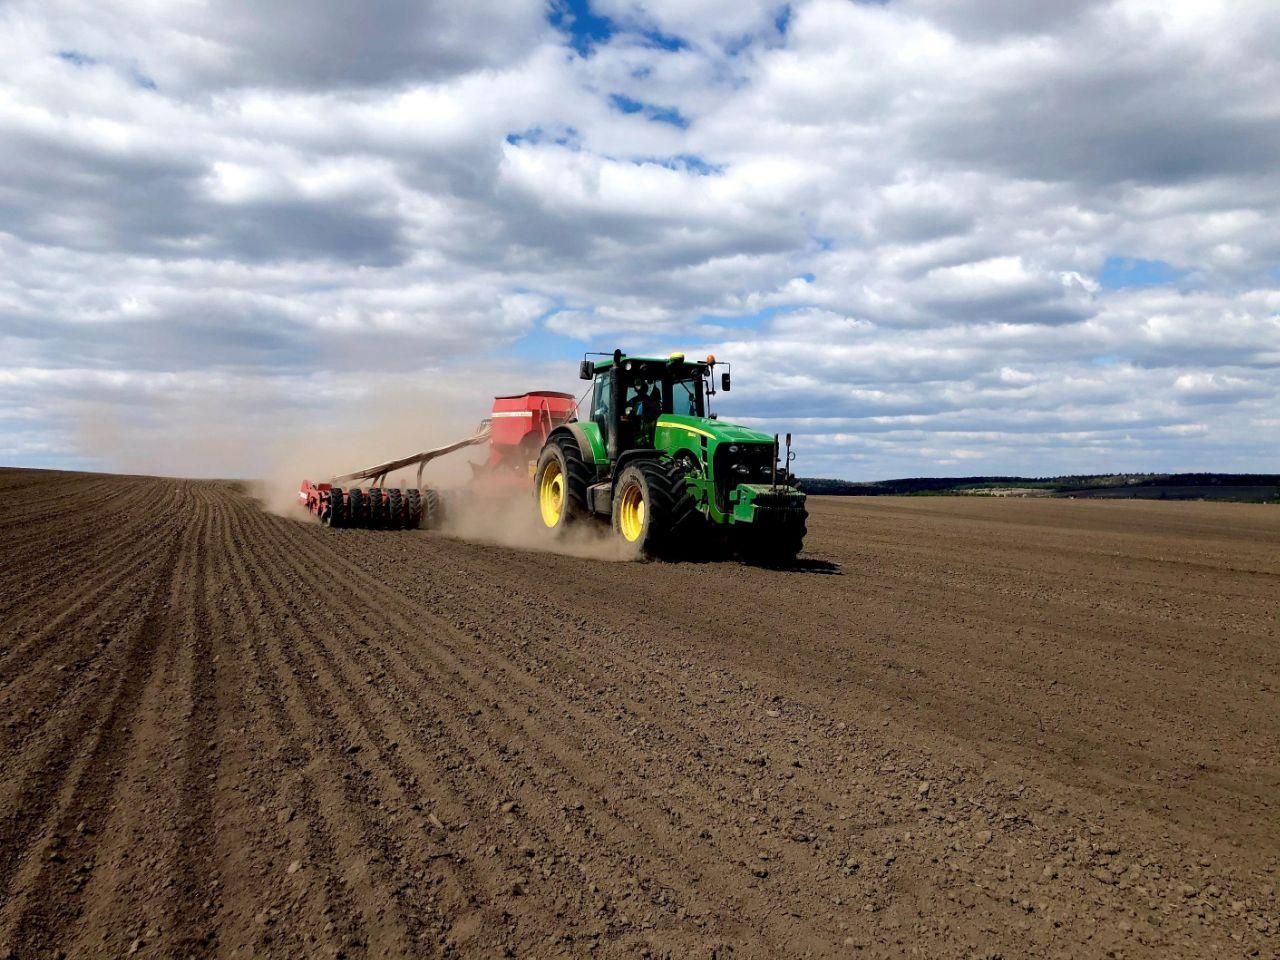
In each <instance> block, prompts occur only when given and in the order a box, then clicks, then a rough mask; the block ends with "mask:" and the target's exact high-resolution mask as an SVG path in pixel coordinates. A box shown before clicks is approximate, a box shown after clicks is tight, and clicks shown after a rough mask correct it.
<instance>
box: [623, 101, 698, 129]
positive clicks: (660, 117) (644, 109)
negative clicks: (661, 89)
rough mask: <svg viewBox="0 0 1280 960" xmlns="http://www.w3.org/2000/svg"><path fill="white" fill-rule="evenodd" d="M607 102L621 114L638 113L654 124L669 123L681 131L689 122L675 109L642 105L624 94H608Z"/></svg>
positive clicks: (648, 104)
mask: <svg viewBox="0 0 1280 960" xmlns="http://www.w3.org/2000/svg"><path fill="white" fill-rule="evenodd" d="M609 102H610V103H611V104H612V105H613V108H614V109H615V110H621V111H622V112H623V113H639V114H642V115H643V116H644V117H645V119H647V120H651V121H653V122H654V123H669V124H671V125H672V126H673V127H679V128H680V129H681V130H684V129H685V128H686V127H688V126H689V121H688V120H687V119H686V118H685V117H684V116H683V115H682V114H681V113H680V111H679V110H677V109H676V108H675V107H660V106H657V105H656V104H652V103H644V102H642V101H640V100H634V99H632V98H631V97H628V96H627V95H626V94H625V93H611V94H609Z"/></svg>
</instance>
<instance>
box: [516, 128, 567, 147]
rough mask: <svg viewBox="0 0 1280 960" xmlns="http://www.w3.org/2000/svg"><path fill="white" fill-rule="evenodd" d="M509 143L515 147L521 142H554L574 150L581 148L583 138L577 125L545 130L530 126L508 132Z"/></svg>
mask: <svg viewBox="0 0 1280 960" xmlns="http://www.w3.org/2000/svg"><path fill="white" fill-rule="evenodd" d="M507 143H509V144H511V145H512V146H513V147H518V146H520V145H521V144H524V143H528V144H538V143H554V144H557V145H559V146H561V147H569V148H571V149H573V150H577V149H580V148H581V146H582V138H581V137H580V136H579V135H578V130H577V128H576V127H564V128H563V129H561V130H544V129H543V128H542V127H530V128H529V129H528V130H521V131H513V132H511V133H508V134H507Z"/></svg>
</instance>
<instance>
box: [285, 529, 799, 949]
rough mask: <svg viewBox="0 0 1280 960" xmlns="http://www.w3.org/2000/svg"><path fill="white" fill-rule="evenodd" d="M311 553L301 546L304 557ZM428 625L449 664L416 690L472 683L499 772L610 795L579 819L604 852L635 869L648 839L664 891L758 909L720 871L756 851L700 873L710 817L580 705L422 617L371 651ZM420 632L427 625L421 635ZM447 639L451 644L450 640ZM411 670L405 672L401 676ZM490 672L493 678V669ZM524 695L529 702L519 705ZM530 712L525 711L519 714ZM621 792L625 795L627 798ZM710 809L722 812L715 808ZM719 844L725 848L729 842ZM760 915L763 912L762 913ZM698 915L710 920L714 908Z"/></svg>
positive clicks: (751, 895) (740, 880)
mask: <svg viewBox="0 0 1280 960" xmlns="http://www.w3.org/2000/svg"><path fill="white" fill-rule="evenodd" d="M304 549H305V548H304V547H303V546H302V545H301V544H300V545H299V551H300V552H302V551H304ZM326 565H327V566H329V565H332V563H331V564H326ZM361 593H362V594H363V595H365V596H367V597H369V598H370V599H372V598H373V597H374V596H376V597H377V599H378V603H377V604H376V608H377V609H378V610H379V611H380V613H381V615H382V616H383V617H386V618H391V617H392V611H394V610H395V609H396V608H397V606H398V605H402V604H403V600H402V599H401V598H399V597H397V596H396V595H395V594H393V593H391V592H389V591H386V590H385V588H383V587H381V585H380V584H378V583H377V581H376V579H371V578H367V577H366V578H365V589H363V590H361ZM424 615H425V617H426V618H427V619H428V620H429V621H430V622H433V623H434V624H435V627H436V630H435V631H434V633H433V635H432V641H431V642H430V643H428V644H426V645H422V646H418V647H415V648H414V651H415V652H416V653H417V654H418V655H419V656H421V655H424V654H425V655H426V656H428V657H430V658H433V659H442V658H443V660H444V662H443V663H442V670H443V672H442V673H440V674H439V675H438V676H437V677H435V678H433V677H432V676H431V675H424V674H422V673H421V672H420V671H417V672H416V676H415V677H414V680H415V681H416V683H417V684H418V685H430V686H432V687H433V688H435V689H437V690H440V689H441V687H442V680H443V681H444V682H446V683H447V682H448V681H450V680H451V681H452V682H454V683H456V682H457V681H458V680H463V682H465V683H466V684H467V685H468V687H469V690H468V693H467V695H466V697H464V698H463V700H462V701H461V703H463V704H466V703H472V702H475V703H484V704H486V705H487V706H488V710H487V713H486V717H485V719H484V731H485V732H484V734H482V737H483V740H482V742H483V741H488V744H489V746H488V752H489V755H490V757H491V758H492V759H491V762H493V763H501V762H502V760H503V759H506V760H507V762H508V764H510V763H515V764H518V765H521V766H522V767H523V768H524V769H525V770H526V772H527V776H528V778H529V780H530V781H531V782H537V781H538V780H539V779H542V780H544V781H545V786H544V787H543V788H542V790H543V792H545V791H547V790H550V791H553V792H554V791H556V790H557V788H559V789H560V790H561V791H563V785H564V783H566V782H567V783H570V784H572V785H573V791H574V793H575V794H576V796H577V797H579V798H581V797H591V796H598V795H601V794H602V793H609V794H611V795H612V796H613V797H614V802H613V803H612V804H610V805H609V806H608V807H607V808H601V809H597V810H596V811H593V814H581V813H580V814H579V815H578V817H577V818H576V819H578V820H579V821H582V822H584V825H585V826H587V827H589V828H590V829H592V830H593V831H594V837H593V842H594V843H595V844H599V843H601V842H605V841H606V839H607V838H608V837H610V836H611V835H613V836H616V837H619V838H620V841H619V842H620V844H621V845H623V849H624V850H627V849H628V848H627V847H626V846H625V845H626V844H627V843H628V841H629V843H630V848H629V851H628V852H627V853H626V854H624V855H625V856H627V857H628V858H632V859H633V858H634V857H636V856H637V854H636V853H635V850H636V846H635V841H636V840H637V839H641V844H640V847H639V849H641V850H643V851H645V853H644V856H646V857H652V856H653V855H654V854H655V853H657V852H658V851H663V853H664V855H665V858H666V866H665V867H663V866H659V865H658V863H657V862H653V863H651V864H650V865H649V866H648V867H647V868H646V869H647V871H648V872H649V873H650V874H651V875H652V876H653V877H654V878H655V879H656V878H659V877H665V879H663V880H658V881H657V882H658V885H659V887H660V889H662V890H667V891H671V890H675V889H679V888H680V887H681V886H683V885H685V884H686V883H687V882H688V880H689V878H690V875H691V874H692V875H693V876H694V877H696V876H697V875H698V874H699V873H702V874H705V875H706V876H705V877H704V881H705V882H703V883H701V884H699V886H700V887H703V888H707V889H714V890H716V891H718V892H719V893H720V895H722V896H729V897H731V898H732V899H731V900H730V902H729V903H728V904H726V906H727V907H728V908H729V909H731V910H733V911H734V912H740V911H742V910H743V909H747V908H749V907H750V906H751V901H752V900H753V899H756V898H757V897H758V896H759V895H760V894H759V893H758V892H757V891H758V890H759V884H758V882H757V880H758V878H756V877H753V876H752V874H751V871H750V870H749V869H745V868H742V869H728V870H726V869H724V868H723V867H720V866H718V865H719V864H735V865H736V864H742V863H744V857H751V858H754V857H755V851H754V850H751V851H750V852H748V851H746V850H745V849H744V850H738V851H726V850H719V851H717V850H714V847H713V850H712V851H711V856H710V857H708V858H707V859H706V860H705V861H704V862H703V863H702V864H699V865H698V866H696V867H695V866H693V865H692V864H690V863H689V862H688V861H687V859H686V855H687V853H688V852H689V851H690V850H691V849H697V848H699V847H703V848H705V846H707V844H706V843H704V842H701V840H700V838H697V836H696V834H697V829H698V828H699V827H702V826H705V825H706V824H707V822H708V820H707V817H706V816H705V814H704V813H703V812H701V811H697V810H695V809H694V808H692V807H690V806H689V805H688V804H687V803H686V801H685V800H684V798H680V797H675V796H673V795H666V796H664V797H662V798H661V799H658V798H657V797H656V796H655V795H654V793H653V790H652V788H651V785H650V784H648V783H646V782H645V780H643V779H640V778H638V777H637V776H636V775H635V772H634V771H636V770H642V769H643V767H644V761H643V758H641V757H635V758H634V759H632V760H631V761H630V763H628V762H627V761H626V760H625V759H624V760H623V762H622V763H618V760H619V759H620V758H619V757H618V754H627V753H631V752H633V751H632V750H631V748H630V746H629V745H628V744H627V743H626V740H625V738H622V737H620V736H618V732H617V731H611V730H609V729H607V728H604V727H602V726H600V725H599V724H598V723H597V722H596V721H595V720H594V719H593V718H592V717H590V716H589V715H588V714H587V713H586V712H584V711H581V710H577V709H576V707H574V706H573V704H572V702H571V701H568V700H563V701H557V702H555V703H551V702H547V701H545V700H541V701H540V700H539V699H538V698H537V696H536V694H535V691H536V685H535V684H533V682H532V681H530V680H529V679H528V678H525V677H523V676H522V675H521V679H522V681H523V682H521V683H519V684H514V685H507V686H503V687H501V688H499V687H497V686H495V685H494V684H493V683H492V682H490V681H489V680H488V679H486V678H485V677H484V676H482V675H481V673H480V672H479V670H478V669H472V668H471V666H470V663H471V662H475V661H479V662H482V663H484V662H492V663H493V664H494V665H495V666H494V667H493V668H491V669H494V670H496V669H499V667H498V666H497V665H498V664H502V665H503V666H502V667H501V669H507V668H509V667H510V664H509V663H508V662H506V661H503V660H501V658H495V657H496V655H495V654H494V653H493V652H492V651H491V650H489V649H487V648H486V647H485V646H484V645H483V644H477V643H476V641H475V639H474V638H472V637H470V636H468V635H466V634H463V633H460V632H459V631H458V629H457V628H456V627H454V626H452V625H451V624H448V623H447V622H445V621H443V620H440V619H438V618H436V617H435V616H433V615H431V614H429V613H426V612H425V611H423V610H422V609H421V608H416V609H415V610H413V611H411V612H410V613H409V616H410V617H412V618H413V619H412V620H411V619H408V618H402V617H400V616H399V615H395V618H394V620H393V621H392V622H391V624H390V626H391V629H389V630H387V631H386V634H387V640H386V642H384V643H377V644H370V645H369V648H370V649H371V650H372V651H375V655H376V653H377V652H382V653H385V652H387V651H389V650H390V649H392V648H395V647H398V646H399V643H398V641H397V640H395V639H394V638H396V637H399V636H404V635H406V634H411V633H412V631H414V630H415V629H417V630H419V631H420V630H421V622H422V620H423V618H424ZM415 623H416V624H418V625H417V626H416V627H415ZM446 637H449V638H452V640H446V639H445V638H446ZM451 643H452V644H453V645H452V646H451V645H450V644H451ZM458 643H464V644H466V645H467V646H468V647H469V649H467V650H466V651H465V652H459V650H458V649H455V648H456V645H457V644H458ZM388 669H391V670H392V672H393V673H395V672H397V671H396V668H388ZM403 669H404V668H403V667H400V671H401V672H402V671H403ZM409 669H410V670H413V668H409ZM485 672H486V673H487V672H489V669H486V670H485ZM512 675H513V676H515V675H520V671H518V670H513V671H512ZM446 678H447V679H446ZM517 693H520V694H521V695H519V696H516V694H517ZM513 699H514V702H512V701H513ZM508 704H510V706H508ZM511 707H515V708H517V709H518V711H519V712H518V713H516V712H514V711H512V710H511ZM521 707H524V709H519V708H521ZM565 710H569V711H572V719H571V720H568V721H566V722H563V723H561V722H560V721H558V720H557V719H556V717H555V714H556V713H557V712H559V711H565ZM585 731H589V732H585ZM473 736H474V735H473ZM507 737H510V738H511V741H510V742H511V743H512V744H513V745H514V744H519V745H520V750H519V752H518V753H517V754H516V758H515V760H514V761H513V760H511V759H510V756H509V754H510V753H511V752H512V751H504V749H503V745H504V744H505V743H506V738H507ZM574 743H580V744H581V746H580V747H579V748H577V749H578V750H579V751H581V752H574V751H573V750H571V749H569V747H570V745H571V744H574ZM605 744H609V745H608V746H606V745H605ZM593 746H594V748H595V750H596V753H595V754H594V755H591V754H590V753H588V752H587V751H590V750H592V748H593ZM615 763H616V764H617V765H616V766H615V765H614V764H615ZM547 771H557V772H558V775H553V776H551V777H547ZM623 785H627V786H626V787H623ZM620 787H623V789H619V788H620ZM655 801H656V802H655ZM709 802H710V803H714V799H712V800H710V801H709ZM575 805H576V803H575ZM704 832H705V831H704ZM718 842H719V843H724V842H725V839H724V838H723V836H722V838H721V839H720V840H719V841H718ZM651 882H652V881H651ZM668 899H669V902H668V903H666V904H665V905H666V906H667V907H669V908H670V911H671V912H675V911H679V910H682V909H685V908H684V907H682V906H681V905H680V904H679V903H678V902H676V899H675V898H673V897H669V898H668ZM756 906H757V907H761V906H763V904H757V905H756ZM699 909H702V910H705V905H704V906H703V907H701V908H699ZM768 913H769V911H767V910H760V911H759V912H758V914H757V915H767V914H768ZM783 922H784V923H785V922H786V921H785V920H784V921H783ZM780 936H781V935H780Z"/></svg>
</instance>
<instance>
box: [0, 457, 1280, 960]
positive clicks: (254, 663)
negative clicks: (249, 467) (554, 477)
mask: <svg viewBox="0 0 1280 960" xmlns="http://www.w3.org/2000/svg"><path fill="white" fill-rule="evenodd" d="M811 513H812V517H811V522H810V530H811V535H810V538H809V542H808V546H807V549H806V552H805V554H804V555H803V558H802V559H803V563H802V564H801V566H800V568H799V569H795V570H788V571H776V570H765V569H756V568H751V567H745V566H741V565H739V564H736V563H701V564H697V563H686V564H659V563H649V564H624V563H605V562H600V561H593V560H589V559H581V558H575V557H568V556H559V555H556V554H552V553H539V552H522V551H517V550H512V549H505V548H501V547H494V546H490V545H481V544H473V543H467V542H464V541H460V540H455V539H449V538H446V537H442V536H438V535H434V534H426V533H416V532H414V533H408V532H405V533H387V532H375V531H359V530H327V529H324V528H322V527H319V526H316V525H309V524H306V523H301V522H296V521H292V520H290V519H287V518H282V517H278V516H273V515H271V514H268V513H266V512H264V511H263V510H261V509H260V508H259V506H258V504H257V503H256V502H255V501H254V500H253V499H251V498H250V497H249V496H247V495H246V494H245V493H243V492H242V491H241V490H240V489H239V488H238V487H237V486H235V485H233V484H229V483H219V482H197V481H183V480H161V479H151V478H144V477H115V476H95V475H87V474H62V473H51V472H36V471H17V470H9V471H0V764H3V770H4V776H3V778H0V957H5V956H9V957H22V958H26V957H53V956H59V955H66V956H70V957H117V956H123V955H130V954H132V955H135V956H141V957H148V956H205V955H209V956H280V957H302V956H335V955H344V956H348V957H366V956H369V957H398V956H426V957H433V956H484V957H490V956H502V955H504V954H505V955H513V956H520V957H534V956H536V957H554V956H588V955H590V956H604V957H613V956H635V957H642V956H670V957H677V958H684V957H705V958H710V957H717V958H726V957H782V956H815V957H820V956H821V957H825V956H852V957H900V956H913V955H919V956H927V957H997V956H1003V957H1009V958H1012V957H1095V956H1096V957H1104V956H1115V957H1178V956H1185V957H1202V956H1215V955H1220V956H1224V957H1241V956H1274V955H1275V953H1276V950H1277V943H1278V942H1280V941H1278V939H1277V938H1278V937H1280V902H1278V900H1277V885H1278V884H1280V875H1278V874H1277V868H1278V865H1280V860H1278V857H1280V802H1278V801H1280V637H1278V636H1277V633H1278V629H1277V607H1278V601H1280V508H1277V507H1268V506H1259V505H1226V504H1223V505H1216V504H1209V503H1177V504H1160V503H1141V502H1086V501H1075V502H1070V501H1052V500H1000V501H991V500H966V499H894V498H884V499H845V500H815V501H812V502H811Z"/></svg>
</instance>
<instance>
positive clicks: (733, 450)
mask: <svg viewBox="0 0 1280 960" xmlns="http://www.w3.org/2000/svg"><path fill="white" fill-rule="evenodd" d="M738 449H739V447H738V445H737V444H736V443H731V444H729V452H730V453H737V452H738Z"/></svg>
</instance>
